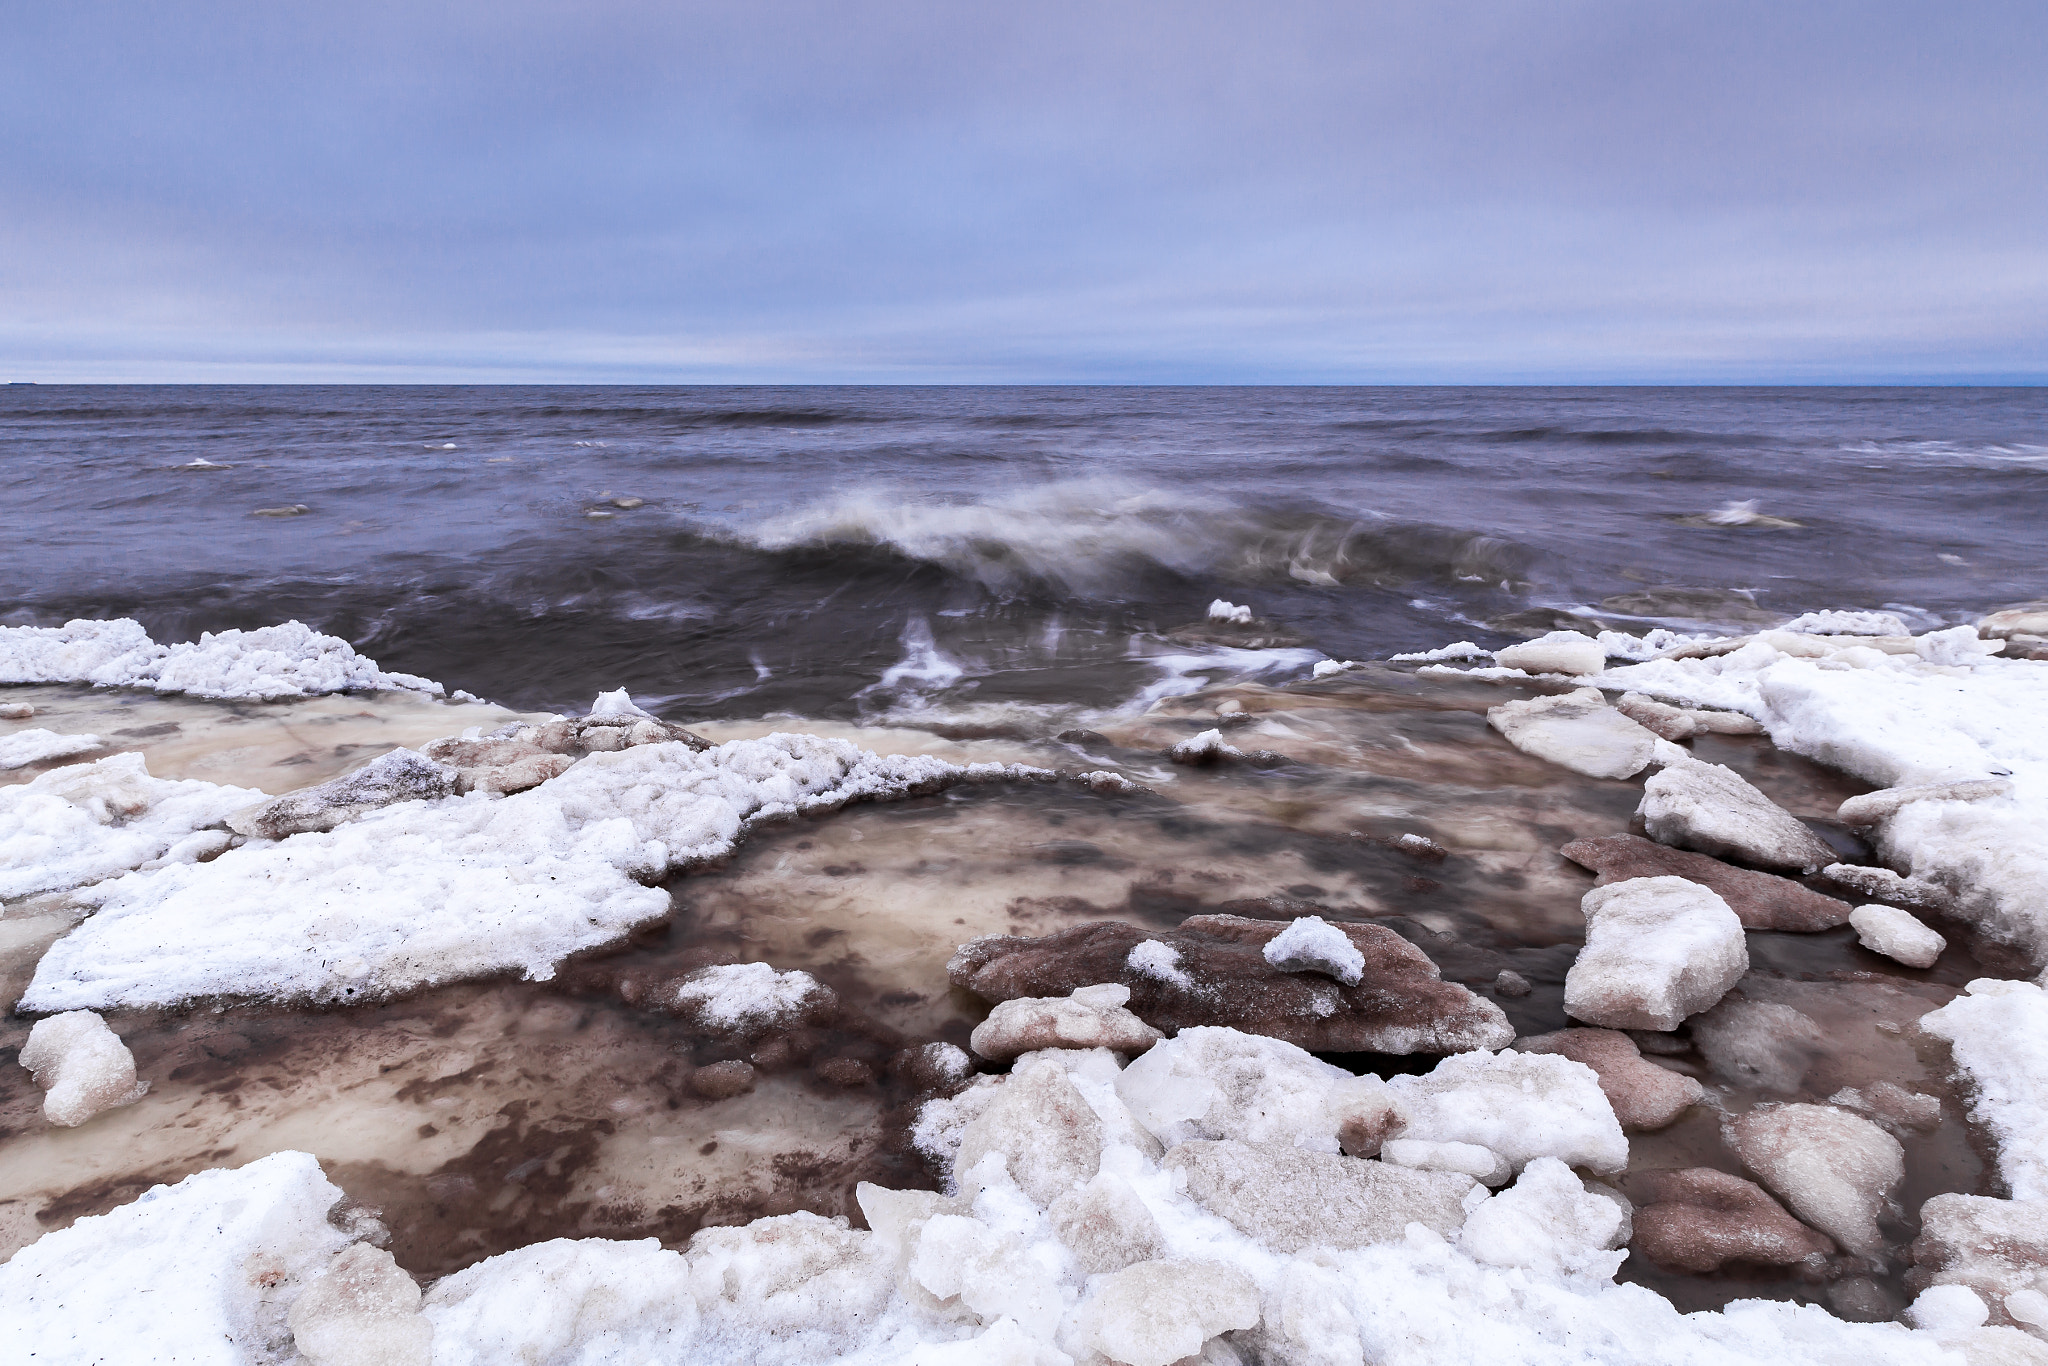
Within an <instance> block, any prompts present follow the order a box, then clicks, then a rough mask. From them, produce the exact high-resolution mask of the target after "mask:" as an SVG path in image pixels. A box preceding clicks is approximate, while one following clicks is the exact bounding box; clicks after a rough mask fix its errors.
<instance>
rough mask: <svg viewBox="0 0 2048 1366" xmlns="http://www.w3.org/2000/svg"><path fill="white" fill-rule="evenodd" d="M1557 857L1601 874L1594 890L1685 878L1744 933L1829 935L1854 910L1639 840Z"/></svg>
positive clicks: (1764, 876)
mask: <svg viewBox="0 0 2048 1366" xmlns="http://www.w3.org/2000/svg"><path fill="white" fill-rule="evenodd" d="M1558 852H1559V853H1560V854H1563V855H1564V856H1565V857H1566V858H1568V859H1570V860H1571V861H1572V862H1573V863H1576V864H1578V865H1579V866H1580V867H1581V868H1586V869H1589V870H1591V871H1592V872H1594V873H1596V874H1598V875H1599V877H1598V881H1597V883H1596V885H1601V886H1604V885H1605V884H1607V883H1610V882H1625V881H1627V880H1628V879H1630V878H1638V877H1682V878H1684V879H1685V880H1686V881H1687V882H1697V883H1698V884H1700V886H1702V887H1705V888H1707V889H1708V890H1709V891H1711V892H1713V893H1714V895H1716V896H1718V897H1720V898H1721V899H1722V900H1723V901H1725V902H1727V903H1728V909H1729V910H1731V911H1733V912H1735V918H1736V919H1738V920H1740V921H1741V922H1742V927H1743V928H1744V929H1746V930H1798V931H1811V930H1831V929H1833V928H1834V927H1835V926H1837V925H1845V924H1847V923H1848V921H1849V915H1850V912H1851V911H1852V910H1854V909H1855V908H1854V907H1852V906H1851V905H1850V904H1849V903H1848V902H1846V901H1839V900H1837V899H1836V898H1834V897H1831V896H1822V895H1821V894H1820V893H1819V892H1816V891H1812V890H1809V889H1808V888H1806V887H1803V886H1801V885H1800V884H1799V883H1797V882H1794V881H1793V880H1792V879H1790V878H1786V877H1779V876H1778V875H1777V874H1776V873H1764V872H1758V871H1757V870H1755V869H1753V868H1737V867H1735V866H1734V865H1733V864H1728V863H1723V862H1721V860H1719V859H1717V858H1711V857H1709V856H1708V855H1706V854H1695V853H1691V852H1689V851H1687V850H1684V849H1673V848H1672V847H1670V846H1669V845H1665V844H1658V843H1657V842H1656V841H1654V840H1646V839H1644V838H1643V837H1642V836H1640V835H1602V836H1600V837H1599V838H1597V839H1584V840H1573V841H1572V842H1571V843H1570V844H1567V845H1565V846H1564V847H1563V848H1562V849H1560V850H1558Z"/></svg>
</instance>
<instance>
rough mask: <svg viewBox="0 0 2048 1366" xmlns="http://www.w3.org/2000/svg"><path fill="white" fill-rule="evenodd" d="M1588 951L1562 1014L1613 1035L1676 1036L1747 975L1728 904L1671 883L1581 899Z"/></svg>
mask: <svg viewBox="0 0 2048 1366" xmlns="http://www.w3.org/2000/svg"><path fill="white" fill-rule="evenodd" d="M1580 907H1581V909H1582V910H1583V911H1584V912H1585V916H1586V946H1585V948H1583V949H1581V950H1580V951H1579V955H1578V958H1577V959H1576V960H1574V962H1573V963H1572V967H1571V971H1570V972H1569V973H1567V974H1566V976H1565V982H1564V997H1565V1010H1566V1011H1567V1012H1568V1013H1569V1014H1571V1015H1573V1016H1576V1017H1577V1018H1579V1019H1581V1020H1584V1021H1586V1022H1587V1023H1589V1024H1596V1025H1605V1026H1607V1027H1609V1028H1611V1029H1674V1028H1676V1027H1677V1026H1678V1024H1679V1023H1680V1022H1681V1021H1683V1020H1684V1019H1685V1018H1686V1017H1687V1016H1688V1015H1693V1014H1696V1013H1698V1012H1699V1011H1702V1010H1705V1009H1707V1008H1708V1007H1709V1006H1712V1005H1713V1004H1714V1003H1715V1002H1716V1001H1718V1000H1720V999H1721V997H1722V996H1724V995H1725V994H1727V991H1728V989H1729V988H1730V987H1732V986H1734V985H1735V983H1736V982H1738V981H1739V980H1741V978H1742V974H1743V973H1745V972H1747V971H1749V945H1748V942H1747V941H1746V940H1745V938H1744V936H1743V932H1742V922H1741V921H1740V920H1738V919H1737V918H1736V915H1735V912H1733V911H1731V910H1730V909H1728V903H1727V902H1725V901H1723V900H1722V899H1721V898H1720V897H1718V896H1716V895H1715V894H1714V893H1713V892H1711V891H1708V890H1707V889H1706V888H1705V887H1702V886H1700V885H1699V884H1698V883H1696V882H1687V881H1686V880H1685V879H1684V878H1677V877H1643V878H1631V879H1630V880H1629V881H1627V882H1614V883H1609V884H1608V885H1607V886H1604V887H1595V888H1594V889H1593V890H1592V891H1590V892H1587V893H1586V895H1585V897H1584V898H1583V899H1582V900H1581V902H1580Z"/></svg>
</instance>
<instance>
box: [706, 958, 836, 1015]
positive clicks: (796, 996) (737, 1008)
mask: <svg viewBox="0 0 2048 1366" xmlns="http://www.w3.org/2000/svg"><path fill="white" fill-rule="evenodd" d="M667 1004H668V1007H669V1009H671V1010H673V1011H675V1012H676V1013H677V1014H678V1015H682V1016H685V1017H687V1018H689V1019H691V1020H694V1021H696V1022H697V1023H699V1024H702V1025H706V1026H709V1027H711V1028H713V1029H721V1030H733V1031H749V1030H758V1029H761V1028H763V1027H764V1026H768V1025H793V1024H797V1023H800V1022H802V1020H803V1019H805V1018H807V1017H808V1016H810V1015H813V1014H817V1013H820V1012H824V1011H829V1010H831V1009H832V1008H833V1007H834V1006H836V1005H837V1004H838V999H837V998H836V997H835V996H834V995H833V994H832V989H831V988H830V987H827V986H825V985H824V984H823V983H821V982H819V981H818V979H817V978H815V977H813V976H811V974H809V973H808V972H777V971H776V970H775V969H774V968H772V967H770V966H768V964H766V963H722V964H719V965H717V966H715V967H708V968H699V969H698V970H697V971H695V972H693V973H691V974H689V976H687V977H685V978H684V979H683V980H682V982H681V984H680V985H678V986H677V987H676V990H675V995H674V996H673V998H671V999H670V1000H669V1001H668V1003H667Z"/></svg>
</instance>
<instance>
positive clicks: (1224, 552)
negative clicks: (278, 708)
mask: <svg viewBox="0 0 2048 1366" xmlns="http://www.w3.org/2000/svg"><path fill="white" fill-rule="evenodd" d="M0 451H4V461H0V488H4V495H0V618H4V620H6V621H8V622H11V623H17V624H19V623H37V624H49V623H55V622H59V621H62V620H65V619H68V618H70V617H73V616H93V617H99V616H112V615H131V616H135V617H137V618H139V619H141V620H142V621H143V622H144V623H145V624H146V625H147V626H149V627H150V629H151V630H152V632H154V633H155V634H156V635H157V636H158V638H159V639H166V640H175V639H184V638H191V637H193V636H195V635H196V634H197V633H198V632H199V631H201V630H208V629H218V628H221V627H226V626H255V625H263V624H268V623H271V622H274V621H278V620H282V619H285V618H290V617H297V618H300V619H302V620H304V621H306V622H308V623H310V624H312V625H315V626H317V627H320V628H321V629H324V630H327V631H330V632H333V633H335V634H338V635H341V636H344V637H346V638H348V639H349V640H351V641H353V642H354V643H355V644H356V645H357V646H358V647H359V648H360V649H362V650H363V651H364V652H365V653H367V654H370V655H372V656H374V657H375V658H377V659H378V660H380V661H381V662H382V663H383V664H384V666H385V667H387V668H392V669H401V670H405V671H409V672H415V673H420V674H425V675H428V676H431V677H434V678H438V679H441V680H443V681H444V682H446V683H447V684H448V685H450V686H451V687H463V688H468V689H470V690H472V691H474V692H477V693H480V694H483V695H486V696H489V697H492V698H494V699H497V700H501V701H505V702H509V703H514V704H519V705H527V706H551V707H566V706H575V705H581V704H587V702H588V699H589V697H590V696H591V695H592V694H593V693H594V692H595V691H596V690H597V689H599V688H609V687H616V686H621V685H623V686H626V687H629V688H630V689H632V691H633V692H634V694H635V695H636V696H641V697H643V698H649V699H655V700H656V701H657V705H659V706H660V707H661V708H662V709H663V710H665V711H668V712H670V713H671V714H678V715H726V716H739V715H761V714H766V713H773V712H795V713H801V714H806V715H833V714H838V715H849V714H854V713H860V712H873V711H876V710H880V709H883V708H885V707H887V706H890V705H899V704H901V703H902V702H903V700H904V699H905V697H906V696H912V695H914V696H915V697H916V698H918V699H921V700H923V701H926V702H929V703H934V704H940V705H943V704H946V703H948V702H965V701H976V702H1000V701H1006V700H1014V701H1023V702H1041V701H1061V702H1079V703H1084V704H1088V705H1109V704H1114V703H1116V702H1118V701H1120V700H1123V699H1128V698H1130V697H1132V696H1135V695H1137V694H1139V693H1140V692H1142V690H1143V689H1145V688H1146V687H1148V686H1156V685H1157V680H1158V679H1159V678H1160V677H1161V676H1162V672H1163V671H1164V672H1171V668H1172V667H1183V668H1184V667H1188V660H1189V658H1190V657H1191V656H1190V653H1189V652H1190V651H1192V652H1193V655H1192V657H1193V658H1195V659H1196V660H1197V661H1198V662H1200V661H1202V660H1210V661H1211V662H1213V663H1214V664H1215V667H1217V668H1219V669H1230V670H1236V671H1239V672H1243V671H1247V670H1255V669H1257V668H1258V667H1260V661H1259V660H1258V659H1256V658H1247V657H1244V656H1239V655H1229V654H1226V653H1225V652H1223V651H1222V650H1221V648H1220V647H1210V646H1202V645H1200V644H1196V645H1192V646H1191V645H1189V644H1188V643H1187V640H1186V637H1184V636H1183V637H1182V638H1181V639H1180V641H1179V643H1176V642H1175V641H1174V640H1172V639H1170V638H1169V634H1168V633H1171V632H1173V631H1174V630H1175V628H1178V627H1184V626H1186V625H1188V624H1189V623H1192V622H1197V621H1199V620H1200V619H1201V618H1202V617H1203V614H1204V611H1205V609H1206V607H1207V605H1208V603H1209V602H1210V601H1211V599H1213V598H1217V597H1222V598H1226V599H1228V600H1230V601H1232V602H1236V603H1243V604H1246V605H1249V606H1251V607H1252V608H1253V609H1254V610H1255V611H1256V612H1257V614H1258V615H1259V617H1260V618H1261V619H1262V621H1264V622H1267V623H1271V624H1272V627H1273V631H1274V632H1277V633H1284V634H1291V635H1293V636H1295V637H1298V638H1299V639H1300V641H1301V642H1302V643H1303V646H1304V648H1311V649H1314V650H1316V651H1320V652H1322V653H1326V654H1331V655H1335V656H1337V657H1340V658H1351V657H1355V658H1363V657H1368V656H1383V655H1385V654H1387V653H1390V652H1392V651H1396V650H1409V649H1418V648H1426V647H1428V646H1431V645H1435V644H1441V643H1443V642H1445V641H1448V640H1453V639H1460V638H1464V639H1472V640H1476V641H1478V642H1479V643H1481V644H1498V643H1501V642H1503V641H1506V640H1509V639H1512V638H1514V637H1515V636H1516V635H1519V634H1529V633H1532V632H1533V631H1534V630H1536V629H1539V628H1540V627H1541V625H1542V618H1543V616H1544V611H1543V609H1565V610H1570V611H1573V612H1576V613H1578V614H1580V615H1582V616H1590V617H1593V618H1596V619H1598V620H1602V621H1606V622H1609V623H1612V624H1615V625H1620V626H1624V627H1629V628H1631V629H1640V627H1642V626H1643V625H1646V624H1652V623H1656V624H1670V625H1678V626H1685V625H1706V624H1716V625H1740V624H1744V623H1746V622H1751V621H1765V620H1768V619H1773V618H1776V617H1784V616H1791V615H1793V614H1796V613H1798V612H1800V611H1803V610H1807V609H1811V608H1817V607H1873V608H1874V607H1886V606H1889V607H1893V608H1895V609H1899V610H1903V611H1905V612H1906V614H1907V615H1908V617H1909V619H1912V620H1914V621H1915V622H1916V623H1918V622H1922V621H1924V622H1926V623H1927V624H1932V622H1933V621H1934V620H1935V619H1962V618H1963V617H1965V616H1967V615H1970V614H1974V613H1977V612H1981V611H1983V610H1985V609H1987V608H1989V607H1992V606H1996V605H1998V604H2001V603H2004V602H2009V601H2013V600H2016V599H2023V598H2030V597H2036V596H2040V595H2041V594H2042V593H2043V592H2044V583H2043V578H2044V573H2043V565H2044V563H2048V394H2044V392H2043V391H2041V390H2030V389H1996V390H1994V389H1424V388H1411V389H1330V388H1313V389H1270V388H1258V389H1226V388H1193V389H1160V388H1137V389H1132V388H937V389H908V388H625V387H575V388H500V387H331V388H330V387H303V386H232V387H187V386H180V387H152V386H94V387H85V386H76V387H74V386H34V387H27V386H17V387H11V388H0ZM195 462H207V464H208V465H211V466H225V467H226V468H207V467H205V466H200V467H197V468H181V467H191V466H194V465H195ZM635 499H638V500H644V501H643V502H642V503H641V504H640V505H639V506H633V507H621V506H618V502H619V501H620V500H623V501H626V502H629V503H630V502H631V501H632V500H635ZM299 506H303V507H304V508H305V509H306V510H305V511H304V512H303V513H299V514H297V515H291V516H264V515H257V514H258V512H259V510H265V509H269V510H277V509H286V508H293V507H299ZM1717 513H1719V514H1720V515H1721V517H1722V519H1723V521H1722V522H1719V523H1717V522H1715V521H1714V520H1712V517H1713V515H1714V514H1717ZM1788 523H1790V524H1795V525H1787V524H1788ZM1678 590H1686V591H1678ZM1212 654H1213V659H1212ZM1162 656H1164V657H1170V658H1171V659H1172V660H1177V661H1179V662H1178V664H1174V665H1161V664H1159V663H1158V662H1157V661H1158V659H1159V658H1160V657H1162ZM1276 667H1277V666H1276ZM1286 667H1291V668H1293V669H1294V670H1295V671H1296V672H1299V670H1300V668H1301V667H1302V666H1301V664H1300V663H1299V661H1298V660H1297V661H1295V662H1293V663H1292V664H1290V665H1287V666H1286Z"/></svg>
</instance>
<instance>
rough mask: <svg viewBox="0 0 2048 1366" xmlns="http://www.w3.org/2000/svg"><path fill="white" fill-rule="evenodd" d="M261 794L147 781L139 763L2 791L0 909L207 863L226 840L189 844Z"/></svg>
mask: <svg viewBox="0 0 2048 1366" xmlns="http://www.w3.org/2000/svg"><path fill="white" fill-rule="evenodd" d="M262 797H263V794H262V793H261V792H258V791H256V790H255V789H253V788H246V787H224V786H218V785H216V784H213V783H205V782H199V781H197V780H186V781H172V780H170V779H165V778H152V777H150V776H149V771H148V770H147V769H146V768H145V767H143V762H142V756H141V755H140V754H116V755H113V756H111V757H110V758H106V759H101V760H98V761H97V762H94V763H90V764H72V765H69V766H68V767H65V768H59V769H53V770H51V771H50V772H48V773H45V774H42V775H41V776H39V777H37V778H36V779H34V780H33V781H31V782H28V783H24V784H22V785H20V786H18V787H5V788H0V899H5V900H13V899H14V898H16V897H24V896H31V895H34V894H35V893H38V892H61V891H68V890H69V889H71V888H73V887H81V886H85V885H87V884H88V883H94V882H100V881H103V880H105V879H107V878H110V877H113V876H115V875H117V874H119V873H123V872H126V871H128V870H130V869H133V868H140V867H143V866H144V865H145V864H148V863H151V862H152V861H155V860H159V859H162V860H167V861H171V862H179V861H182V859H180V858H176V857H173V856H174V854H177V853H180V852H182V853H183V854H184V855H187V856H189V857H191V858H193V859H199V858H205V857H211V856H212V854H217V853H219V852H220V850H221V849H223V848H225V847H226V842H227V835H226V832H225V831H222V832H219V837H218V839H217V840H214V841H208V842H202V843H200V844H191V843H189V841H191V840H192V838H193V836H194V834H195V832H199V831H204V830H206V829H207V828H208V827H211V826H217V825H220V824H222V823H224V822H225V821H226V820H227V818H228V816H229V814H230V813H232V812H234V811H237V810H240V809H241V808H243V807H245V806H247V805H248V804H249V803H250V802H252V801H259V800H261V799H262Z"/></svg>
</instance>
